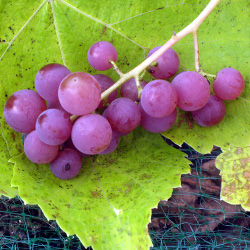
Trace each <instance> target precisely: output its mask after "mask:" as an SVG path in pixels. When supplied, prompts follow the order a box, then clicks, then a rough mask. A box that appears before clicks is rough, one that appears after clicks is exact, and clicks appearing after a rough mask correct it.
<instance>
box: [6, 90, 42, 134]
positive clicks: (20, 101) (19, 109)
mask: <svg viewBox="0 0 250 250" xmlns="http://www.w3.org/2000/svg"><path fill="white" fill-rule="evenodd" d="M46 109H47V106H46V102H45V101H44V100H43V99H42V98H41V97H40V96H39V95H38V94H37V92H35V91H33V90H29V89H23V90H19V91H17V92H15V93H14V94H12V95H11V96H10V97H9V99H8V100H7V102H6V104H5V106H4V117H5V120H6V122H7V123H8V125H9V126H10V127H11V128H12V129H14V130H15V131H17V132H20V133H30V132H31V131H33V130H35V125H36V119H37V117H38V116H39V115H40V114H41V113H42V112H43V111H45V110H46Z"/></svg>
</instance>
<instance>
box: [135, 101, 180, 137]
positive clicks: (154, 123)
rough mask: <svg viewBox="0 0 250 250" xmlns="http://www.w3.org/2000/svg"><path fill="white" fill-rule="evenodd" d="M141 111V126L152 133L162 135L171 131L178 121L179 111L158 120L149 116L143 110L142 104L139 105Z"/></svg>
mask: <svg viewBox="0 0 250 250" xmlns="http://www.w3.org/2000/svg"><path fill="white" fill-rule="evenodd" d="M138 106H139V108H140V111H141V122H140V124H141V126H142V127H143V128H144V129H146V130H147V131H149V132H152V133H162V132H164V131H166V130H168V129H170V128H171V127H172V126H173V125H174V123H175V120H176V117H177V111H176V109H175V110H174V111H173V112H172V113H171V114H170V115H168V116H164V117H162V118H156V117H152V116H150V115H148V114H147V113H146V112H145V111H144V110H143V108H142V106H141V103H139V104H138Z"/></svg>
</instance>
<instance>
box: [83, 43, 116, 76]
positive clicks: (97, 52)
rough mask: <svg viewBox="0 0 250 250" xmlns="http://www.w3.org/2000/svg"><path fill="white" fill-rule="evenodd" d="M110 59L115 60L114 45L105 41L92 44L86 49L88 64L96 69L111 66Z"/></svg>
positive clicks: (106, 68)
mask: <svg viewBox="0 0 250 250" xmlns="http://www.w3.org/2000/svg"><path fill="white" fill-rule="evenodd" d="M110 60H112V61H114V62H116V61H117V52H116V49H115V47H114V46H113V45H112V44H111V43H109V42H106V41H101V42H97V43H95V44H93V45H92V46H91V47H90V48H89V51H88V61H89V64H90V65H91V66H92V67H93V68H94V69H96V70H100V71H104V70H108V69H110V68H112V67H113V65H112V64H111V63H110V62H109V61H110Z"/></svg>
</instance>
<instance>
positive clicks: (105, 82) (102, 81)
mask: <svg viewBox="0 0 250 250" xmlns="http://www.w3.org/2000/svg"><path fill="white" fill-rule="evenodd" d="M93 77H94V78H95V79H96V80H97V82H98V83H99V85H100V87H101V92H104V91H105V90H107V89H108V88H110V87H111V86H112V85H113V84H114V83H115V82H114V81H113V80H112V79H111V78H110V77H108V76H106V75H103V74H96V75H93ZM116 97H117V89H116V90H114V91H113V92H112V93H111V94H110V95H109V96H108V103H111V102H112V101H114V100H115V99H116ZM103 108H105V106H104V103H103V101H101V102H100V104H99V106H98V109H103Z"/></svg>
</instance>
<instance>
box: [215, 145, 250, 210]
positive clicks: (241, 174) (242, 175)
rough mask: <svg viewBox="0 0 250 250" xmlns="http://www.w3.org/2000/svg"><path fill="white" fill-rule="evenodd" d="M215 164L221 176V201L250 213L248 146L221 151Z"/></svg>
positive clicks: (249, 158) (249, 160) (249, 159)
mask: <svg viewBox="0 0 250 250" xmlns="http://www.w3.org/2000/svg"><path fill="white" fill-rule="evenodd" d="M215 164H216V167H217V168H218V169H220V174H221V176H222V184H221V199H222V200H224V201H226V202H228V203H231V204H240V205H242V207H243V208H244V209H245V210H248V211H250V146H248V147H243V148H236V147H230V148H229V149H226V150H223V153H222V154H221V155H220V156H219V157H218V158H217V159H216V162H215Z"/></svg>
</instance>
